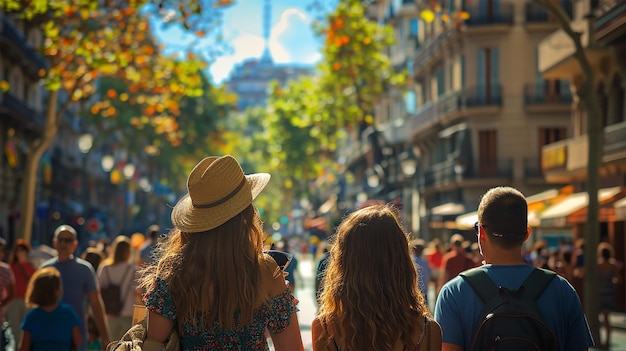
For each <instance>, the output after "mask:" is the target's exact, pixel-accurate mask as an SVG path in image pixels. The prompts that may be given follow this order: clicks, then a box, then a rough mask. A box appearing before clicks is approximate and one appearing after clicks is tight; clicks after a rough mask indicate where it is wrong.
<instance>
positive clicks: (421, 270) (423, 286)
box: [411, 239, 430, 305]
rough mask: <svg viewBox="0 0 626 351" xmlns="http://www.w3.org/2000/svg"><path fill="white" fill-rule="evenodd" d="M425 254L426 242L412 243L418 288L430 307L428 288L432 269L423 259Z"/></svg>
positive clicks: (418, 240) (414, 241) (417, 240)
mask: <svg viewBox="0 0 626 351" xmlns="http://www.w3.org/2000/svg"><path fill="white" fill-rule="evenodd" d="M423 253H424V240H422V239H415V240H413V241H412V242H411V257H412V258H413V263H415V269H416V270H417V282H418V283H417V286H418V288H419V289H420V292H421V293H422V295H423V296H424V300H425V301H426V305H428V286H429V285H430V267H429V265H428V262H426V260H425V259H424V258H423V257H422V254H423Z"/></svg>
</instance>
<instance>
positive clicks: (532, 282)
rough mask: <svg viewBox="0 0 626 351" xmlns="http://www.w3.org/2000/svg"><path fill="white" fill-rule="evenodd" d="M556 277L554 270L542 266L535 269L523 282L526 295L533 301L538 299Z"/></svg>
mask: <svg viewBox="0 0 626 351" xmlns="http://www.w3.org/2000/svg"><path fill="white" fill-rule="evenodd" d="M554 277H556V273H554V272H553V271H550V270H547V269H542V268H535V269H533V271H532V272H531V273H530V275H529V276H528V278H526V280H524V283H522V286H523V287H524V296H526V297H527V298H529V299H531V300H533V301H535V300H537V298H538V297H539V295H541V293H542V292H543V290H544V289H545V288H546V287H547V286H548V284H550V282H551V281H552V279H554Z"/></svg>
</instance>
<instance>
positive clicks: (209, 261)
mask: <svg viewBox="0 0 626 351" xmlns="http://www.w3.org/2000/svg"><path fill="white" fill-rule="evenodd" d="M263 240H264V233H263V228H262V224H261V219H260V217H259V215H258V213H257V212H256V211H255V209H254V207H253V206H252V205H250V206H248V207H247V208H246V209H245V210H243V211H242V212H241V213H239V214H238V215H236V216H235V217H233V218H232V219H230V220H229V221H227V222H226V223H224V224H222V225H221V226H219V227H217V228H215V229H212V230H209V231H207V232H201V233H184V232H181V231H180V230H178V229H176V228H174V229H173V230H172V231H170V233H169V234H168V236H167V238H166V239H165V240H163V241H162V242H160V243H159V244H158V246H157V251H158V255H159V262H158V264H157V265H156V266H148V267H146V268H145V269H144V274H143V277H142V279H141V287H143V288H145V289H146V290H147V291H151V290H153V289H155V288H156V278H157V277H159V278H161V279H164V280H165V281H166V282H167V283H168V286H169V289H170V293H171V294H172V297H173V299H174V304H175V305H176V311H177V319H178V322H179V325H180V323H185V322H186V323H191V324H194V323H195V322H196V316H197V315H198V313H201V315H202V316H203V318H202V324H203V325H204V326H207V325H209V326H210V325H212V324H213V323H215V322H217V323H219V324H220V326H221V327H222V328H224V329H226V330H232V329H233V328H234V326H235V319H234V318H235V311H239V313H240V314H239V320H240V322H241V323H242V324H246V323H250V322H251V321H252V317H253V312H254V309H255V308H257V307H258V306H256V304H257V301H258V300H259V296H260V294H262V293H263V292H262V289H261V263H262V262H263V261H264V258H263V254H262V250H263Z"/></svg>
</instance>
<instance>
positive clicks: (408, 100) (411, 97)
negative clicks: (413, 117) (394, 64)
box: [404, 90, 417, 113]
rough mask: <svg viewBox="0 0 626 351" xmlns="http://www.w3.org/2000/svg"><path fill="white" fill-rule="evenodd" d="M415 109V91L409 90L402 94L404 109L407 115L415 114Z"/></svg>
mask: <svg viewBox="0 0 626 351" xmlns="http://www.w3.org/2000/svg"><path fill="white" fill-rule="evenodd" d="M416 107H417V99H416V97H415V91H414V90H409V91H407V92H405V93H404V108H405V109H406V112H407V113H415V111H416Z"/></svg>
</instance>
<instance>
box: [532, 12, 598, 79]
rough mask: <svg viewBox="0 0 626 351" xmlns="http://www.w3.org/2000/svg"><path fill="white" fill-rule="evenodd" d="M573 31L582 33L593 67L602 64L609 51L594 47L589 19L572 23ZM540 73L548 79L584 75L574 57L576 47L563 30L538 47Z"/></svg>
mask: <svg viewBox="0 0 626 351" xmlns="http://www.w3.org/2000/svg"><path fill="white" fill-rule="evenodd" d="M571 26H572V30H574V31H575V32H579V33H581V34H582V35H581V39H580V40H581V44H582V46H583V48H585V49H586V50H585V54H586V55H587V58H588V59H589V62H590V64H591V65H592V66H596V65H599V64H600V61H601V60H602V59H603V58H604V57H605V56H606V55H607V49H602V48H599V47H597V46H596V45H592V44H591V43H592V41H591V38H590V33H592V30H591V28H590V27H591V23H590V21H589V19H583V20H576V21H573V22H572V23H571ZM538 51H539V71H540V72H541V73H542V74H543V77H544V78H546V79H562V78H568V79H569V78H572V77H574V76H577V75H580V74H582V71H581V69H580V65H579V64H578V61H577V60H576V58H575V57H574V54H575V52H576V47H575V46H574V42H573V41H572V39H571V38H570V37H569V35H568V34H567V33H566V32H565V31H564V30H562V29H559V30H557V31H556V32H554V33H552V34H550V35H548V36H547V37H546V38H544V39H543V40H542V41H541V42H540V43H539V47H538Z"/></svg>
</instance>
